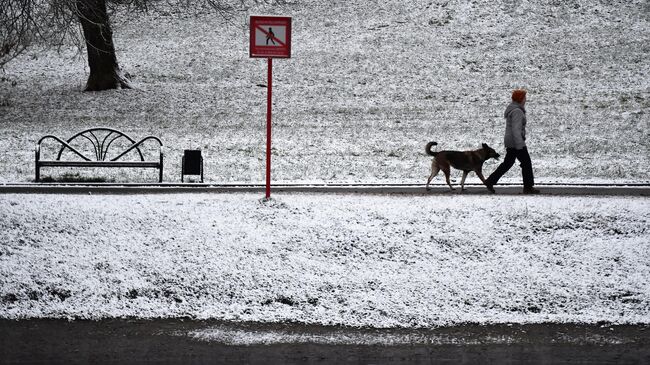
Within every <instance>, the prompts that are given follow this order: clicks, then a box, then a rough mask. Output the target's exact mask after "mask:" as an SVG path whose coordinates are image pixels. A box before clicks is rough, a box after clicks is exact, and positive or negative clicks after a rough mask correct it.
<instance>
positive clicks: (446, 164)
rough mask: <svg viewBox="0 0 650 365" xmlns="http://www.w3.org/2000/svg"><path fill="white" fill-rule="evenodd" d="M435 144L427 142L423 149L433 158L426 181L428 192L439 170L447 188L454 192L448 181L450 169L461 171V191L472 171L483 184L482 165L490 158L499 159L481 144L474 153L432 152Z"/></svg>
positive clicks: (485, 145) (487, 147) (489, 148)
mask: <svg viewBox="0 0 650 365" xmlns="http://www.w3.org/2000/svg"><path fill="white" fill-rule="evenodd" d="M437 144H438V143H437V142H429V143H427V145H426V147H425V151H426V152H427V155H430V156H433V161H432V162H431V176H429V180H427V190H429V183H430V182H431V180H432V179H433V178H434V177H435V176H436V175H438V172H439V171H440V170H442V172H444V173H445V178H446V179H447V185H449V188H451V190H454V187H453V186H451V182H450V181H449V174H450V167H453V168H455V169H458V170H462V171H463V179H462V180H461V181H460V189H461V190H465V178H467V174H469V172H470V171H474V172H475V173H476V175H478V177H479V178H480V179H481V181H482V182H483V184H485V178H484V177H483V163H484V162H485V161H487V160H488V159H490V158H494V159H498V158H499V154H498V153H497V152H496V151H495V150H494V149H492V148H491V147H490V146H488V145H487V144H485V143H483V147H482V148H481V149H478V150H474V151H440V152H434V151H432V150H431V147H433V146H436V145H437Z"/></svg>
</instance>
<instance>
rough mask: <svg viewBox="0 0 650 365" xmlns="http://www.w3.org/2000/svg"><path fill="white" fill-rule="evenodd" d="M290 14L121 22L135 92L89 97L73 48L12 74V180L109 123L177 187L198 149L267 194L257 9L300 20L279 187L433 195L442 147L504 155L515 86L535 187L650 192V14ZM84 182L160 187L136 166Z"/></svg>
mask: <svg viewBox="0 0 650 365" xmlns="http://www.w3.org/2000/svg"><path fill="white" fill-rule="evenodd" d="M247 2H248V1H247ZM248 3H252V2H248ZM257 3H259V4H263V3H265V2H261V1H260V2H257ZM267 3H268V2H267ZM275 3H278V2H275ZM279 3H280V4H284V5H274V6H263V5H255V6H253V7H252V8H251V9H250V11H249V12H240V13H237V15H236V16H235V18H233V19H232V22H224V21H223V20H222V19H220V18H219V17H218V16H217V15H215V14H210V13H206V12H204V13H201V14H198V15H190V14H187V13H186V12H185V13H184V12H182V11H177V10H174V11H153V12H151V13H150V14H147V15H141V14H117V15H116V16H115V27H114V28H115V42H116V47H117V49H118V59H119V61H120V64H121V66H122V68H123V70H124V71H125V72H128V73H129V74H130V75H131V77H132V80H133V82H134V85H135V86H136V87H137V88H138V89H137V90H132V91H127V92H124V91H117V92H104V93H82V92H80V90H81V89H82V88H83V86H84V83H85V80H86V78H87V72H88V71H87V66H86V64H85V58H84V55H83V54H82V55H80V57H77V56H75V52H74V50H73V49H72V48H66V47H63V49H62V53H61V54H60V55H58V54H56V53H55V52H44V53H43V52H39V51H38V50H37V49H34V50H33V52H31V53H30V54H27V55H25V56H24V57H22V58H20V59H18V60H16V61H15V62H13V63H10V64H9V65H7V66H6V68H5V70H4V73H3V74H2V75H0V76H1V77H0V80H1V81H0V136H1V137H0V181H4V182H25V181H30V180H32V179H33V178H34V173H33V170H34V166H33V148H34V144H35V143H36V141H38V139H39V138H40V137H41V136H43V135H45V134H49V133H52V134H55V135H58V136H60V137H61V138H65V137H68V136H71V135H72V134H74V133H75V132H76V131H78V130H81V129H85V128H89V127H94V126H98V125H99V126H107V127H113V128H117V129H120V130H123V131H125V132H127V133H128V134H130V135H131V136H132V137H134V138H137V139H139V138H142V137H144V136H146V135H156V136H159V137H161V138H162V140H163V142H164V143H165V145H166V152H167V155H166V160H165V161H166V162H165V169H166V170H165V181H170V182H173V181H179V180H180V161H181V154H182V151H183V149H186V148H201V149H203V151H204V155H205V156H206V180H207V181H208V182H216V183H219V182H262V181H263V180H264V148H265V144H264V143H265V132H264V122H265V110H266V109H265V102H266V89H265V88H264V87H260V86H259V85H262V86H263V85H265V84H266V62H265V60H261V59H250V58H249V57H248V39H247V37H248V27H247V25H246V22H247V20H248V15H249V13H254V14H265V13H271V14H286V15H291V16H293V19H294V34H293V47H292V49H293V55H292V58H291V59H289V60H276V61H275V63H274V90H275V99H274V100H275V102H274V116H275V117H274V121H275V124H274V137H273V140H274V142H273V146H274V151H273V154H274V159H273V161H274V179H275V180H276V181H279V182H299V181H318V182H361V183H372V182H404V183H422V182H423V181H425V179H426V176H427V174H428V171H427V170H428V167H429V158H428V156H426V155H425V154H424V145H425V144H426V143H427V142H429V141H431V140H436V141H438V142H440V148H441V149H473V148H478V147H479V146H480V144H481V143H482V142H485V143H488V144H489V145H491V146H493V147H495V148H496V149H497V150H499V151H501V152H503V147H502V143H503V137H502V136H503V128H504V127H503V117H502V113H503V110H504V109H505V106H506V104H507V103H508V100H509V95H510V91H511V90H512V89H513V88H516V87H525V88H527V89H528V90H529V92H530V95H529V102H528V117H529V118H528V119H529V125H528V137H529V138H528V141H527V142H528V145H529V149H530V151H531V156H532V159H533V162H534V168H535V172H536V177H537V179H538V181H540V182H603V181H605V182H608V181H614V182H648V181H650V178H649V176H648V172H647V166H649V165H650V160H649V157H648V156H650V154H649V153H648V140H649V138H648V137H649V135H648V131H649V130H650V125H649V122H650V117H649V115H650V79H649V78H648V77H647V76H648V74H650V57H648V54H649V53H650V49H649V48H648V47H649V46H648V45H649V44H650V23H649V19H650V17H649V14H650V8H649V5H648V3H647V1H645V0H633V1H614V0H603V1H598V2H593V1H584V0H570V1H556V0H535V1H525V0H524V1H510V0H495V1H465V0H435V1H430V0H411V1H402V0H389V1H382V2H368V1H361V0H353V1H350V0H336V1H327V2H323V1H316V0H296V1H281V2H279ZM143 29H146V31H143ZM52 147H54V146H49V148H52ZM494 168H495V164H494V163H493V162H490V163H488V164H487V165H486V171H488V172H491V171H492V170H493V169H494ZM78 171H79V170H78V169H75V170H72V171H71V173H74V172H78ZM43 173H44V174H45V175H46V176H47V175H53V176H54V177H55V178H56V177H58V176H60V175H61V174H64V173H66V171H65V170H62V169H45V170H44V171H43ZM82 176H85V177H101V178H105V179H107V180H109V181H112V180H114V181H156V175H155V172H142V171H139V170H115V169H111V170H108V171H107V170H101V171H96V172H88V173H86V172H83V173H82ZM504 179H505V180H504V181H508V180H510V181H520V176H519V174H518V173H517V172H516V171H514V172H512V173H510V174H508V175H507V176H505V177H504ZM470 182H478V179H477V178H476V177H475V176H473V175H471V176H470Z"/></svg>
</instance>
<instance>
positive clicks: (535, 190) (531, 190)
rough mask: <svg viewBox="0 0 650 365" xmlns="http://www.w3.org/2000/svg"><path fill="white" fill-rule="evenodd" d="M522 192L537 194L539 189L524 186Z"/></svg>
mask: <svg viewBox="0 0 650 365" xmlns="http://www.w3.org/2000/svg"><path fill="white" fill-rule="evenodd" d="M524 194H539V190H538V189H535V188H524Z"/></svg>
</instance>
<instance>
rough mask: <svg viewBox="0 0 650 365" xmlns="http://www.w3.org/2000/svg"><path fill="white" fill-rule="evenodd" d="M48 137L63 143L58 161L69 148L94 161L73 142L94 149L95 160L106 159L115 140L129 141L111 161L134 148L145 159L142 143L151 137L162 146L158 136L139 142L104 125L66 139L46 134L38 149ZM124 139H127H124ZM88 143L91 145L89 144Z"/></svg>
mask: <svg viewBox="0 0 650 365" xmlns="http://www.w3.org/2000/svg"><path fill="white" fill-rule="evenodd" d="M46 139H54V140H56V141H58V142H59V143H61V148H60V149H59V153H58V154H57V156H56V160H57V161H58V160H60V159H61V155H62V154H63V152H64V151H65V150H66V149H69V150H70V151H72V152H73V153H74V154H76V155H78V156H79V157H81V158H82V159H84V160H85V161H93V159H91V158H89V157H88V156H87V155H86V154H84V152H83V151H79V149H77V148H74V147H73V143H76V144H77V145H78V144H84V143H85V144H86V147H87V148H86V149H85V150H87V151H94V153H95V156H94V157H95V159H94V161H105V160H106V158H107V156H108V151H109V149H110V147H111V145H112V144H113V143H114V142H115V141H120V143H127V142H128V145H127V147H126V148H125V149H124V151H122V152H121V153H119V154H118V155H117V156H116V157H113V158H111V159H110V161H117V160H118V159H119V158H121V157H123V156H124V155H126V154H127V153H129V152H131V151H132V150H136V151H137V153H138V155H139V157H140V161H144V155H143V154H142V150H141V149H140V145H141V144H142V143H143V142H145V141H147V140H150V139H153V140H155V141H157V142H158V143H159V144H160V147H161V148H162V141H160V139H159V138H158V137H154V136H148V137H145V138H143V139H141V140H140V141H139V142H136V141H135V140H134V139H133V138H131V137H129V136H128V135H126V134H125V133H123V132H120V131H118V130H116V129H112V128H104V127H98V128H90V129H86V130H85V131H82V132H79V133H77V134H75V135H74V136H72V137H70V138H68V139H67V140H66V141H64V140H62V139H60V138H58V137H56V136H53V135H47V136H44V137H43V138H41V139H40V140H39V141H38V145H37V149H38V150H40V145H41V143H42V142H43V141H44V140H46ZM122 139H123V140H126V141H123V140H122ZM121 140H122V141H121ZM88 144H90V145H89V146H88Z"/></svg>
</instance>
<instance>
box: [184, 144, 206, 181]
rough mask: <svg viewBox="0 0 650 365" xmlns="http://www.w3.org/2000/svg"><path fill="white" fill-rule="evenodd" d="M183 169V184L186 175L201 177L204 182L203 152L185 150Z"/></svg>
mask: <svg viewBox="0 0 650 365" xmlns="http://www.w3.org/2000/svg"><path fill="white" fill-rule="evenodd" d="M181 169H182V171H181V182H185V180H184V178H185V175H201V182H203V156H201V150H185V152H184V153H183V164H182V168H181Z"/></svg>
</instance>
